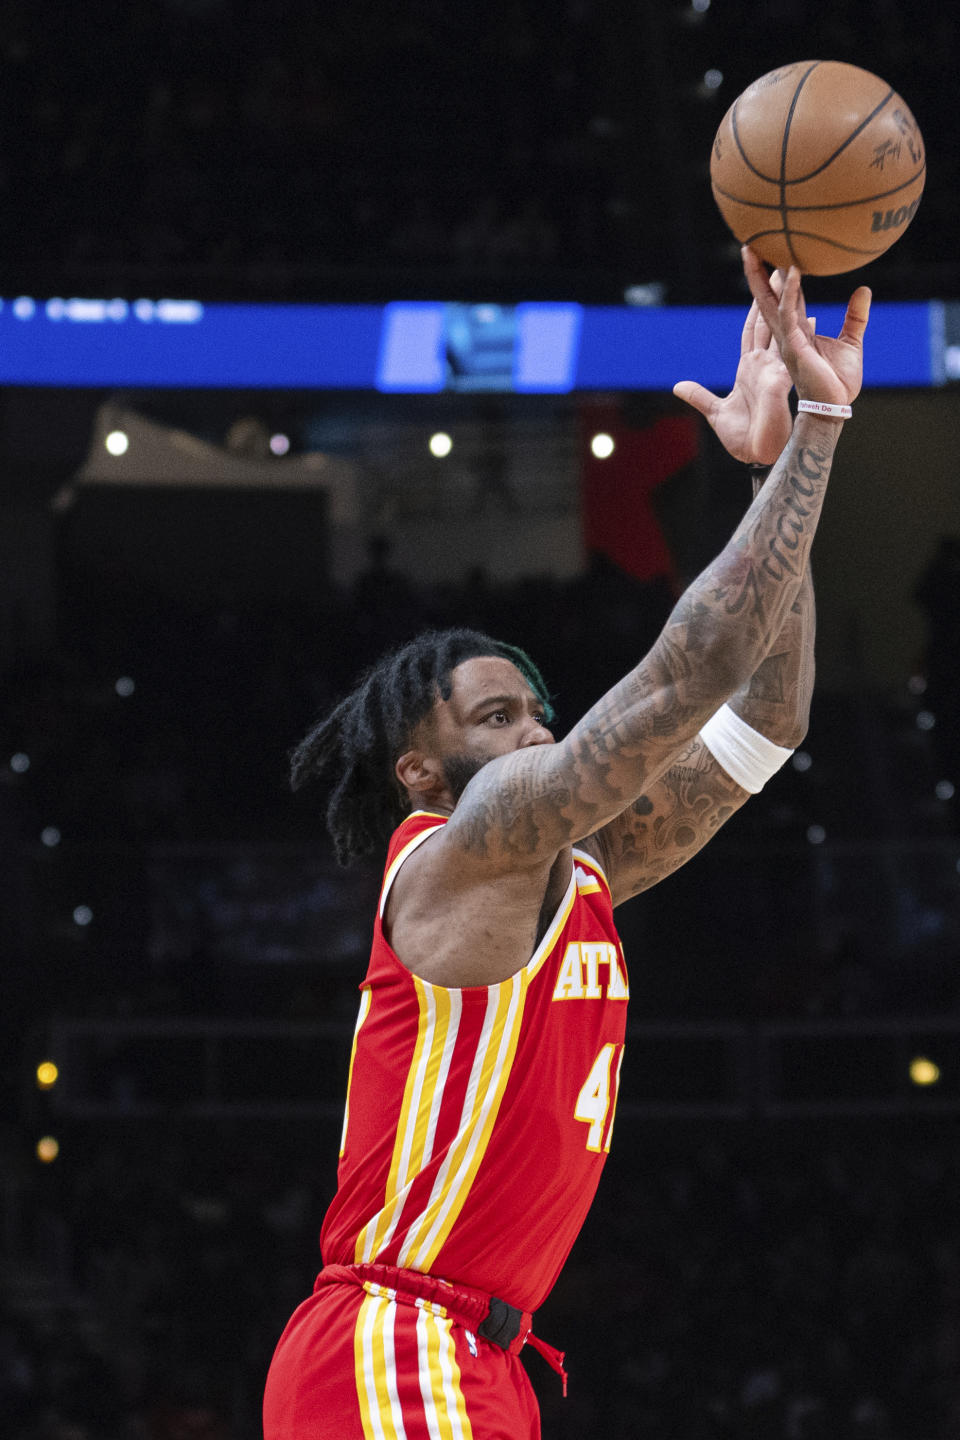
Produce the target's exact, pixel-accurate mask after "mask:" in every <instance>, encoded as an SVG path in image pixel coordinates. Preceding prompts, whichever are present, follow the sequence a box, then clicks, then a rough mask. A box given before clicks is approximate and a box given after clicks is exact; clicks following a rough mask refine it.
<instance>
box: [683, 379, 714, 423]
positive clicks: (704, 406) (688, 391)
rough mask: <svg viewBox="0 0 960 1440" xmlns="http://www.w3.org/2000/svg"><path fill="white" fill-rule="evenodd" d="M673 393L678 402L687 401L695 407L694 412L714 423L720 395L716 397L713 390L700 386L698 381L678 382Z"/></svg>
mask: <svg viewBox="0 0 960 1440" xmlns="http://www.w3.org/2000/svg"><path fill="white" fill-rule="evenodd" d="M673 393H674V395H676V397H677V399H678V400H684V401H686V403H687V404H688V405H692V406H693V408H694V410H699V412H700V414H701V415H703V416H704V418H705V419H706V420H709V421H710V423H711V424H712V423H713V419H712V417H713V414H714V412H715V411H716V408H717V406H718V405H719V404H720V397H719V395H714V393H713V391H712V390H708V389H707V388H706V387H705V386H704V385H700V384H698V383H697V381H696V380H678V381H677V383H676V385H674V387H673Z"/></svg>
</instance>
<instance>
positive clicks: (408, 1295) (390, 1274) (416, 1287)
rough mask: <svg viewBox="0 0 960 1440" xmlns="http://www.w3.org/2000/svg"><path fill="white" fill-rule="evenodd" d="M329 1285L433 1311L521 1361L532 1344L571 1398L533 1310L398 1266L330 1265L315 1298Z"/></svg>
mask: <svg viewBox="0 0 960 1440" xmlns="http://www.w3.org/2000/svg"><path fill="white" fill-rule="evenodd" d="M324 1285H356V1286H358V1287H359V1288H360V1289H362V1290H365V1291H366V1292H367V1294H368V1295H378V1296H380V1297H381V1298H382V1299H384V1300H394V1301H396V1303H397V1304H398V1305H411V1306H416V1307H419V1308H420V1309H426V1310H430V1311H431V1312H432V1313H433V1314H435V1315H440V1316H442V1317H443V1318H446V1319H450V1320H453V1321H455V1322H456V1323H457V1324H459V1325H462V1326H463V1327H464V1329H465V1330H469V1331H470V1332H471V1333H472V1334H474V1335H477V1336H479V1337H480V1338H481V1339H482V1340H488V1341H489V1342H490V1343H491V1344H492V1345H496V1346H498V1347H499V1349H501V1350H505V1351H506V1352H507V1354H509V1355H519V1353H520V1351H521V1350H522V1349H523V1347H524V1345H526V1344H527V1343H529V1344H530V1345H532V1346H533V1348H534V1349H535V1350H537V1351H538V1352H539V1353H540V1354H541V1355H542V1356H543V1358H544V1359H545V1360H546V1362H547V1364H548V1365H549V1366H550V1367H551V1369H553V1370H555V1371H556V1372H557V1374H558V1375H559V1376H560V1377H561V1378H562V1380H563V1393H564V1395H566V1393H567V1372H566V1371H565V1370H564V1368H563V1359H564V1352H563V1351H561V1350H556V1349H554V1347H553V1346H552V1345H547V1344H546V1342H545V1341H543V1340H540V1339H539V1338H538V1336H536V1335H534V1333H533V1330H532V1328H531V1326H532V1324H533V1315H532V1314H531V1312H530V1311H529V1310H518V1309H517V1307H516V1306H515V1305H510V1304H508V1303H507V1301H506V1300H498V1299H497V1297H496V1296H495V1295H487V1294H486V1293H485V1292H484V1291H482V1290H474V1289H472V1288H471V1287H470V1286H469V1285H453V1284H451V1283H450V1282H449V1281H448V1280H440V1279H439V1278H438V1277H437V1276H435V1275H421V1274H420V1272H419V1271H417V1270H402V1269H398V1268H397V1267H396V1266H393V1265H377V1264H372V1265H325V1266H324V1267H323V1269H322V1270H321V1271H320V1274H319V1275H318V1276H317V1279H316V1282H315V1284H314V1287H313V1288H314V1293H316V1291H317V1290H319V1289H321V1287H322V1286H324Z"/></svg>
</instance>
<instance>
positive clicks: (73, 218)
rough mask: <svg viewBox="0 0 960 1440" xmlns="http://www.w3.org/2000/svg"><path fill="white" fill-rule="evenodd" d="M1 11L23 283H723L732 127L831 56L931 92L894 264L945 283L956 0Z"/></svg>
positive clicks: (12, 250)
mask: <svg viewBox="0 0 960 1440" xmlns="http://www.w3.org/2000/svg"><path fill="white" fill-rule="evenodd" d="M2 16H3V25H2V27H0V135H2V136H3V144H2V146H0V196H2V199H3V204H2V206H0V258H2V260H3V262H4V265H5V267H6V273H7V274H9V275H11V276H15V275H17V274H22V275H23V276H24V277H25V278H29V277H30V276H33V275H48V274H49V275H51V276H54V277H56V276H57V275H58V274H60V275H62V276H64V277H67V276H74V277H76V281H75V283H79V282H80V280H81V277H84V276H87V277H94V276H98V275H99V276H101V277H102V278H103V283H104V284H109V283H112V285H113V286H114V287H120V286H123V285H124V277H125V276H126V277H127V279H128V281H129V283H130V284H133V285H136V284H137V283H138V279H139V280H142V281H143V282H144V283H151V281H152V280H153V279H156V280H157V282H158V283H162V281H163V278H164V277H165V278H166V280H167V284H166V285H165V286H164V289H165V290H167V291H168V292H169V289H170V286H171V284H172V286H173V288H174V289H176V286H177V279H178V277H180V279H181V283H187V284H190V283H193V284H194V285H199V287H200V289H201V290H203V291H204V295H203V296H202V297H201V298H208V297H209V294H210V292H211V289H217V288H218V287H219V288H221V289H222V288H223V287H224V286H226V287H227V288H228V289H229V287H230V285H231V283H233V284H234V285H236V284H237V283H240V282H238V281H237V280H236V278H234V280H233V281H232V282H231V280H230V278H229V277H230V274H231V273H234V276H235V277H236V275H238V274H245V275H246V281H245V282H244V283H246V284H247V285H249V284H250V283H252V281H253V279H254V278H255V277H257V276H259V277H260V280H261V281H262V284H263V287H264V288H265V289H266V290H267V291H269V290H270V289H271V287H272V288H273V289H274V290H276V287H277V286H278V285H283V284H285V283H286V284H289V283H290V279H289V277H290V276H291V275H295V274H297V273H299V274H300V275H301V276H302V277H307V278H306V279H305V280H304V282H303V283H304V284H305V285H306V287H307V289H309V288H310V285H311V284H313V285H314V286H316V285H322V284H323V283H324V277H327V279H329V277H330V275H332V274H337V273H341V272H348V273H349V274H350V275H352V276H353V278H354V282H355V283H356V282H357V279H358V277H361V276H362V273H363V272H364V270H365V269H366V270H371V269H372V270H374V271H379V273H380V274H381V276H382V275H383V274H385V273H390V272H392V273H393V274H394V275H395V276H402V275H406V276H407V278H408V281H410V282H411V283H415V281H416V277H417V275H418V274H420V275H429V276H430V277H431V280H432V283H434V285H435V286H436V283H437V278H438V277H441V276H445V277H446V281H445V282H444V280H442V279H441V280H440V281H439V283H440V284H441V286H442V285H444V283H445V284H446V286H447V287H448V288H449V287H450V286H453V287H454V288H456V286H457V285H458V284H459V283H461V282H462V280H463V277H464V276H471V275H474V276H477V277H478V278H479V277H486V278H487V279H491V280H495V279H496V277H500V280H501V282H502V283H506V284H509V281H510V277H511V276H512V275H514V274H516V273H517V272H520V273H522V274H523V275H524V276H525V277H526V279H527V284H528V285H529V284H530V283H531V281H533V280H535V277H536V276H537V274H538V272H539V273H541V274H544V275H549V274H553V275H555V276H557V275H559V276H562V277H564V278H565V281H566V284H567V286H568V289H569V287H570V286H572V287H573V289H574V290H575V289H577V281H576V277H577V275H579V276H580V277H581V283H582V284H587V285H588V284H589V277H590V275H591V274H592V273H598V274H600V275H603V276H607V277H608V278H612V280H613V283H614V285H616V284H617V283H619V284H620V285H621V286H622V285H623V284H624V283H635V282H637V281H648V282H649V281H660V282H664V281H665V282H667V285H668V288H669V290H670V294H671V298H673V299H684V298H688V299H690V298H693V299H703V298H709V296H710V293H711V292H712V293H713V294H714V295H716V294H717V293H718V287H720V286H723V285H724V284H727V285H729V284H734V283H735V282H736V277H737V262H736V250H735V247H732V248H731V247H730V245H729V237H728V236H727V232H726V231H725V229H724V227H723V225H722V222H721V221H720V220H719V217H718V215H717V213H716V210H715V207H714V205H713V201H712V198H711V195H710V188H709V181H708V175H707V161H708V156H709V153H710V145H711V143H712V139H713V135H714V133H715V130H716V127H717V125H718V123H719V120H720V118H721V116H722V114H723V112H724V110H725V109H726V108H727V106H728V105H729V104H731V103H732V101H733V99H734V98H735V97H736V95H737V94H738V93H739V92H740V91H741V90H742V89H743V88H744V87H745V86H746V85H747V84H748V83H749V82H750V81H752V80H753V79H755V78H756V77H757V76H758V75H760V74H763V73H764V72H765V71H766V70H770V69H772V68H774V67H775V66H777V65H780V64H783V63H784V62H787V61H794V60H797V59H801V58H803V57H805V56H807V55H808V54H809V52H810V51H811V49H813V50H815V51H816V53H817V55H818V56H819V57H820V58H824V59H827V58H830V59H838V60H848V61H851V62H853V63H855V64H858V65H861V66H864V67H865V68H867V69H872V70H874V71H876V72H877V73H878V74H880V75H883V76H884V77H885V78H889V79H890V81H891V83H893V84H894V85H895V87H896V88H899V89H900V90H901V92H902V93H904V95H905V98H906V99H907V101H908V103H910V104H911V105H912V107H913V109H914V110H915V112H916V115H917V118H918V120H919V122H920V125H921V128H922V129H923V130H924V132H925V133H926V135H927V138H928V143H929V146H930V150H931V168H932V169H933V167H934V162H935V166H936V173H937V176H938V184H937V186H936V187H935V188H934V187H928V195H927V197H926V198H925V199H924V202H923V210H922V211H921V217H920V219H918V221H917V222H916V223H915V225H914V227H913V228H912V230H911V232H910V236H909V238H908V239H906V240H905V241H904V242H902V243H901V245H900V246H898V247H897V250H896V252H894V256H893V257H892V263H893V265H894V266H895V268H896V273H900V272H902V275H903V276H909V274H910V273H911V272H912V273H913V283H914V284H919V285H920V286H921V289H923V288H924V287H925V286H926V287H927V289H928V290H929V286H930V285H931V284H932V285H933V286H934V289H933V292H932V293H938V290H937V283H938V278H939V279H940V280H942V279H944V278H946V274H947V261H946V259H945V257H944V255H943V252H942V244H941V241H940V236H941V234H942V233H943V232H944V230H945V227H946V226H947V225H948V224H949V219H948V213H947V211H946V206H947V205H948V204H949V197H950V195H951V193H952V191H953V190H954V189H955V188H956V185H955V183H953V184H951V178H950V177H951V171H952V173H953V175H954V182H955V179H956V165H957V163H958V162H957V157H956V153H955V150H956V147H955V146H951V144H950V140H949V136H950V135H952V133H953V130H952V127H953V125H954V123H955V122H954V120H953V112H952V109H951V108H950V102H949V94H950V79H951V71H950V66H951V63H952V58H951V57H952V56H953V55H954V54H955V53H956V44H957V17H956V15H955V14H954V13H953V11H952V10H951V8H950V7H944V6H941V7H937V8H936V10H935V13H933V14H931V15H928V16H927V17H925V23H924V25H923V26H917V25H915V24H914V23H913V18H912V15H911V13H910V12H909V9H908V7H906V6H905V5H902V4H900V3H895V0H888V3H884V4H883V5H882V6H881V9H880V12H879V14H878V15H876V16H875V15H874V13H873V11H868V10H864V8H863V7H862V6H857V5H854V4H837V5H833V6H831V7H830V9H829V11H827V12H825V11H824V10H823V9H822V8H821V9H815V8H814V7H813V6H812V5H810V4H809V3H805V0H779V3H777V4H776V5H767V4H762V5H761V4H759V3H752V0H738V3H737V4H735V5H731V4H725V5H723V6H719V5H717V6H713V7H710V6H709V5H694V4H689V3H685V0H678V3H677V4H676V5H671V6H663V5H659V4H655V3H653V0H651V3H649V4H646V5H637V6H609V5H604V4H599V3H597V0H509V3H507V0H492V3H488V4H486V5H484V6H483V7H479V8H477V7H469V6H467V7H464V6H460V7H451V6H445V5H443V4H441V3H439V0H410V3H406V4H404V5H389V4H386V3H384V0H364V3H360V4H358V3H356V0H354V3H350V4H347V3H345V0H328V3H326V4H324V5H322V6H316V5H310V4H307V3H305V0H277V3H276V4H273V5H271V6H270V7H268V8H265V7H257V6H247V5H241V4H239V3H234V0H156V3H154V0H92V3H90V4H85V5H82V6H81V5H76V4H72V3H70V0H51V3H49V4H46V5H44V6H43V7H42V9H41V8H40V7H37V6H35V5H29V4H27V3H25V0H6V3H4V5H3V7H2ZM812 27H815V28H812ZM811 33H814V34H815V35H816V41H817V43H816V45H813V46H812V45H811V41H810V35H811ZM710 72H716V73H717V74H719V75H721V77H722V78H721V79H720V80H719V81H717V83H716V85H715V88H711V86H710V84H709V83H707V82H705V80H704V76H705V75H707V74H708V73H710ZM940 137H942V139H941V144H940V146H939V153H938V147H937V145H936V141H937V139H938V138H940ZM927 216H929V223H927V219H926V217H927ZM884 263H886V262H884ZM924 265H926V266H927V267H928V272H929V274H930V277H931V278H930V279H926V280H925V279H921V278H920V269H921V267H922V266H924ZM938 267H939V268H938ZM892 273H893V272H891V274H892ZM285 276H286V277H287V278H286V280H285V279H284V277H285ZM148 277H149V278H148ZM188 277H189V278H188ZM310 277H312V280H311V278H310ZM13 283H18V282H17V281H16V280H14V281H13ZM37 283H42V281H38V282H37ZM395 283H397V282H396V281H395ZM399 283H403V282H402V281H400V282H399ZM557 283H560V282H557ZM698 284H699V285H700V287H701V290H700V293H696V287H697V285H698ZM887 292H888V293H891V287H890V286H888V287H887ZM53 293H59V285H58V284H56V283H54V289H53ZM737 293H739V292H737ZM570 294H571V296H572V291H570ZM379 298H382V296H381V297H379ZM612 298H616V297H615V296H613V297H612Z"/></svg>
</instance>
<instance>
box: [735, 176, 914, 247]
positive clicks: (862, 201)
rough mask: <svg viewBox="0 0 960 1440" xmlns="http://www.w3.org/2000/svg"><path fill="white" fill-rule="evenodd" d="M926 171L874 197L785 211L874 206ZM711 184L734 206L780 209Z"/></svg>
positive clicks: (793, 207)
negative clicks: (745, 198)
mask: <svg viewBox="0 0 960 1440" xmlns="http://www.w3.org/2000/svg"><path fill="white" fill-rule="evenodd" d="M926 169H927V162H926V161H924V162H923V164H922V165H921V166H920V169H919V170H917V171H916V173H915V174H913V175H911V176H910V178H909V179H908V180H904V181H903V182H902V183H901V184H900V185H895V186H894V187H893V189H892V190H880V191H878V193H877V194H876V195H863V196H861V198H860V199H859V200H831V202H830V204H829V205H793V204H789V205H788V206H787V209H788V210H800V211H804V210H805V211H811V210H847V209H849V208H850V207H851V206H853V205H875V204H876V202H877V201H878V200H888V199H889V198H890V196H891V195H899V193H900V191H901V190H905V189H906V188H907V186H908V185H913V184H915V183H916V181H917V180H919V179H920V176H921V175H923V174H925V173H926ZM791 183H792V182H791ZM711 184H712V186H713V190H714V193H715V194H717V195H722V196H723V198H724V200H732V201H733V203H734V204H735V205H743V206H749V207H750V208H751V209H753V210H779V209H780V208H781V206H780V204H779V203H778V201H776V200H770V201H766V200H744V199H742V198H741V197H740V196H739V195H734V193H733V191H732V190H721V188H720V186H719V185H718V184H717V183H716V181H711ZM744 244H746V241H744Z"/></svg>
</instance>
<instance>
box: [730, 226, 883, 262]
mask: <svg viewBox="0 0 960 1440" xmlns="http://www.w3.org/2000/svg"><path fill="white" fill-rule="evenodd" d="M793 234H794V235H795V236H796V237H797V239H798V240H818V241H819V242H820V244H821V245H832V246H833V248H834V250H846V251H847V253H848V254H849V255H883V254H884V253H885V252H886V251H887V250H889V248H890V247H889V245H884V246H883V247H882V248H881V249H879V250H861V249H859V248H858V247H857V246H856V245H844V243H843V242H842V240H831V239H830V237H829V235H818V234H817V232H816V230H794V232H793ZM769 235H782V236H783V238H784V239H786V238H787V237H786V232H785V231H784V230H757V231H755V233H754V234H753V235H750V236H749V237H748V238H747V239H746V240H744V241H742V242H741V243H742V244H744V245H752V244H753V243H754V241H755V240H765V239H766V238H767V237H768V236H769ZM791 254H792V250H791ZM796 263H797V265H798V266H799V268H801V269H802V268H803V267H802V266H800V264H799V261H797V262H796Z"/></svg>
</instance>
